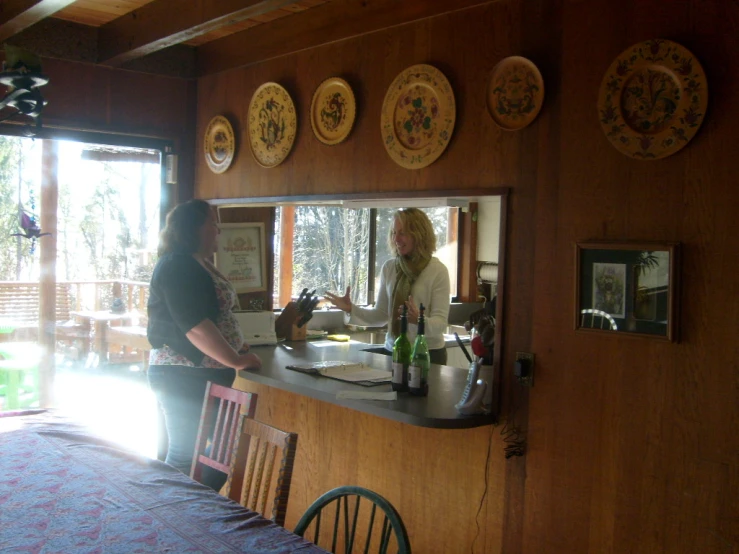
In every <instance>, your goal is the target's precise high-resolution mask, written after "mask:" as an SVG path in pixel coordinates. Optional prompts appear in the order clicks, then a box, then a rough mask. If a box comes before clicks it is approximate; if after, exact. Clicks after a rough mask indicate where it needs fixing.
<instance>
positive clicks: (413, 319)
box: [398, 295, 418, 325]
mask: <svg viewBox="0 0 739 554" xmlns="http://www.w3.org/2000/svg"><path fill="white" fill-rule="evenodd" d="M405 305H406V306H407V307H408V316H407V317H408V323H413V324H414V325H418V306H416V303H415V302H414V301H413V297H412V296H411V295H408V300H406V301H405ZM402 314H403V306H400V307H399V308H398V317H400V316H401V315H402Z"/></svg>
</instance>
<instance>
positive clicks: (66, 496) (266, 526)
mask: <svg viewBox="0 0 739 554" xmlns="http://www.w3.org/2000/svg"><path fill="white" fill-rule="evenodd" d="M0 551H2V552H6V551H8V552H106V553H107V552H111V553H112V552H121V553H124V552H125V553H127V554H128V553H134V552H146V553H152V552H173V553H178V554H180V553H185V552H206V553H220V552H248V553H250V554H259V553H281V552H299V553H300V554H313V553H321V552H324V551H323V550H321V549H320V548H318V547H316V546H315V545H313V544H311V543H309V542H307V541H305V540H303V539H302V538H300V537H298V536H297V535H295V534H293V533H291V532H290V531H288V530H285V529H283V528H282V527H280V526H278V525H276V524H274V523H273V522H271V521H269V520H267V519H265V518H263V517H261V516H260V515H258V514H256V513H254V512H251V511H249V510H247V509H245V508H244V507H242V506H240V505H239V504H237V503H235V502H232V501H231V500H228V499H227V498H224V497H222V496H220V495H218V494H217V493H215V492H214V491H212V490H211V489H209V488H207V487H204V486H203V485H200V484H199V483H196V482H195V481H193V480H191V479H190V478H189V477H188V476H186V475H184V474H182V473H180V472H178V471H177V470H176V469H174V468H172V467H171V466H168V465H167V464H164V463H162V462H160V461H157V460H152V459H149V458H146V457H144V456H140V455H138V454H134V453H130V452H127V451H125V450H123V449H122V448H121V447H119V446H117V445H116V444H115V443H112V442H109V441H106V440H103V439H101V438H100V437H98V436H95V435H94V434H92V433H90V432H89V431H87V430H86V429H85V428H84V427H83V426H82V425H80V424H78V423H75V422H73V421H71V420H69V419H68V418H66V417H65V416H64V415H62V414H59V413H54V412H43V411H36V412H35V413H34V412H15V413H10V414H7V415H4V417H0Z"/></svg>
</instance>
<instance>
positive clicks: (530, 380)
mask: <svg viewBox="0 0 739 554" xmlns="http://www.w3.org/2000/svg"><path fill="white" fill-rule="evenodd" d="M519 362H521V366H519ZM513 374H514V375H515V377H516V380H517V381H518V383H519V384H520V385H522V386H524V387H533V386H534V355H533V354H531V353H529V352H516V366H515V368H514V371H513Z"/></svg>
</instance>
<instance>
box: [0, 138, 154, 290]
mask: <svg viewBox="0 0 739 554" xmlns="http://www.w3.org/2000/svg"><path fill="white" fill-rule="evenodd" d="M40 149H41V141H37V142H34V141H33V140H32V139H25V138H17V137H6V136H0V280H29V281H34V280H37V279H38V276H39V250H40V245H39V243H38V242H40V241H43V240H45V239H44V238H41V239H39V241H38V242H37V244H36V249H35V250H36V251H35V253H33V254H32V253H31V241H29V240H27V239H25V238H18V237H11V236H9V235H11V234H12V233H16V232H19V230H20V228H19V219H18V202H19V196H20V200H21V202H22V203H23V205H24V208H25V209H26V210H28V211H30V205H29V198H30V197H31V196H32V197H33V198H34V199H35V210H34V212H35V215H36V216H37V217H38V216H40V211H41V206H40V203H41V202H40V173H41V171H40ZM80 151H81V147H80V145H79V144H75V143H65V142H60V148H59V164H58V167H59V170H58V181H59V191H58V192H59V194H58V206H57V233H56V234H57V237H56V238H57V264H56V277H57V281H95V280H110V279H127V280H136V281H148V280H149V278H150V276H151V271H152V269H153V266H154V263H155V261H156V260H155V257H154V256H152V255H148V253H149V252H151V251H152V250H155V248H156V235H157V232H158V228H159V167H158V166H156V164H150V163H149V164H145V163H139V162H97V161H90V160H82V159H81V158H80ZM106 300H107V299H106V298H103V303H104V304H105V302H106Z"/></svg>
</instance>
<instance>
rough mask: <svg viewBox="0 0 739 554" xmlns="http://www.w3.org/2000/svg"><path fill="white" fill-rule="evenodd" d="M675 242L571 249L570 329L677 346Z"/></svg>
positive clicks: (580, 245)
mask: <svg viewBox="0 0 739 554" xmlns="http://www.w3.org/2000/svg"><path fill="white" fill-rule="evenodd" d="M679 257H680V245H679V243H673V242H669V243H656V242H583V243H578V244H577V245H576V246H575V260H576V262H575V263H576V279H575V329H577V330H583V331H598V332H608V333H625V334H630V335H641V336H647V337H653V338H661V339H664V340H668V341H672V342H677V341H678V338H679V336H678V313H679V310H678V305H677V299H678V285H679V282H678V279H679V276H678V267H679Z"/></svg>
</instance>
